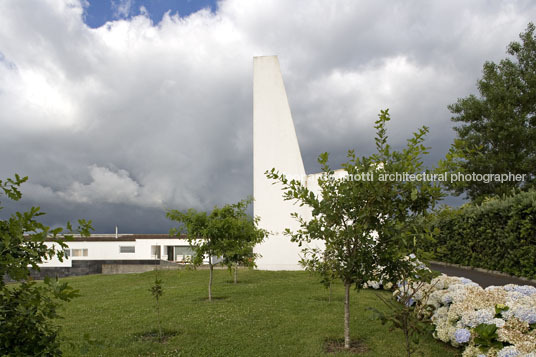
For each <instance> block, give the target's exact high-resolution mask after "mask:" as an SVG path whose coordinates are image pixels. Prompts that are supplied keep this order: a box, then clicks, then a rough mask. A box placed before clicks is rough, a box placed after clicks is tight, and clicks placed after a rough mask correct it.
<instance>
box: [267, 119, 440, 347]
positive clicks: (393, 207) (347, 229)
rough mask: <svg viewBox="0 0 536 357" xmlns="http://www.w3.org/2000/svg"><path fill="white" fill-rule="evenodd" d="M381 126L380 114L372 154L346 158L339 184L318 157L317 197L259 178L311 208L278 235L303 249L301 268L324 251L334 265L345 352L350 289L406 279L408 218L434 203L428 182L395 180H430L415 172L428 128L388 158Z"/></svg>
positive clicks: (289, 183) (410, 239)
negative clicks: (316, 243)
mask: <svg viewBox="0 0 536 357" xmlns="http://www.w3.org/2000/svg"><path fill="white" fill-rule="evenodd" d="M389 120H390V117H389V112H388V110H385V111H381V113H380V115H379V119H378V120H377V121H376V126H375V128H376V132H377V136H376V148H377V151H378V152H377V153H376V154H374V155H372V156H369V157H365V156H363V157H358V156H357V155H356V154H355V152H354V151H353V150H350V151H348V161H347V162H346V163H345V164H343V165H342V167H343V169H344V170H345V171H346V174H347V176H346V177H343V178H337V177H336V176H335V174H334V171H333V170H332V169H331V168H330V167H329V165H328V154H327V153H324V154H321V155H320V156H319V159H318V161H319V163H320V164H321V166H322V171H323V175H322V177H321V178H320V179H319V180H318V184H319V187H320V192H318V193H315V192H312V191H311V190H309V189H308V188H307V187H306V186H305V185H304V184H303V183H302V182H301V181H298V180H288V179H287V177H286V176H285V175H284V174H281V173H279V172H277V171H276V169H275V168H274V169H272V170H271V171H267V172H266V175H267V177H268V178H271V179H273V180H276V181H279V182H281V183H282V184H283V191H284V194H283V195H284V198H285V199H286V200H296V201H297V202H299V203H300V204H301V205H306V206H309V207H310V208H311V209H312V217H311V218H310V219H309V218H305V217H302V216H300V215H299V214H297V213H293V214H292V215H293V217H295V218H296V219H297V220H298V222H299V224H300V228H299V229H298V230H297V231H294V232H293V231H290V230H289V229H287V230H286V234H287V235H288V236H290V238H291V240H292V241H295V242H298V243H299V244H300V245H304V244H305V245H306V247H304V248H303V254H304V257H305V258H304V259H305V260H306V264H307V266H308V267H312V268H316V267H318V270H319V271H322V270H323V265H324V259H323V258H324V252H325V251H328V252H329V255H330V264H331V263H335V264H334V266H333V268H332V269H333V270H330V271H329V272H328V273H329V274H332V273H334V274H335V275H336V276H337V278H338V279H341V280H342V282H343V284H344V286H345V302H344V346H345V348H350V288H351V286H352V285H354V286H355V287H356V288H357V289H360V288H361V287H362V286H363V284H365V283H366V282H367V281H368V280H383V281H384V282H385V281H391V282H396V281H398V280H400V278H401V277H403V276H407V275H408V271H410V270H411V269H412V268H413V267H412V266H411V264H410V263H409V261H408V260H407V259H406V260H404V259H403V257H404V256H406V255H407V254H408V253H409V252H410V251H413V250H414V249H415V246H414V241H415V240H414V239H415V232H416V231H417V230H418V227H417V225H416V223H415V219H414V218H415V217H418V216H420V215H423V214H425V213H426V210H427V209H428V208H429V207H431V206H433V205H434V204H435V203H436V201H437V200H438V199H440V198H441V196H442V194H441V189H440V187H439V186H437V185H435V184H434V183H433V182H430V181H425V180H420V181H419V180H411V179H406V180H396V177H395V176H394V175H396V174H397V173H398V174H399V175H400V174H403V173H407V174H418V173H422V172H423V171H424V172H425V173H427V174H430V173H431V172H430V171H429V170H423V163H422V161H421V156H422V154H425V153H427V152H426V147H424V145H423V144H422V142H423V140H424V136H425V134H426V133H427V131H428V129H427V128H426V127H423V128H421V129H420V130H419V131H418V132H417V133H415V134H414V136H413V137H412V138H411V139H409V140H408V143H407V147H406V148H404V149H403V150H401V151H393V150H391V147H390V146H389V145H388V144H387V134H386V128H385V127H386V123H387V122H388V121H389ZM390 175H393V177H391V176H390ZM315 240H319V241H322V242H323V243H324V245H325V248H324V249H319V248H315V247H308V246H307V245H308V243H311V242H313V241H315ZM331 257H332V258H331ZM324 270H325V269H324ZM328 278H329V276H328Z"/></svg>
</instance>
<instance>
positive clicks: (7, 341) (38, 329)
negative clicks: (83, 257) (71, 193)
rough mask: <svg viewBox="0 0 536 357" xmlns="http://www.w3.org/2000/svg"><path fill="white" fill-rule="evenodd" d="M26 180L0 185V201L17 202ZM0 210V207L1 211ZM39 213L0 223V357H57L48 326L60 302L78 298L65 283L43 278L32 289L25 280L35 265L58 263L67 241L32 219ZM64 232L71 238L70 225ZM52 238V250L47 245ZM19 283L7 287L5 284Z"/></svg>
mask: <svg viewBox="0 0 536 357" xmlns="http://www.w3.org/2000/svg"><path fill="white" fill-rule="evenodd" d="M27 179H28V178H27V177H20V176H19V175H15V177H14V178H13V179H12V178H8V179H7V180H5V181H2V180H0V195H1V194H4V195H5V196H7V197H8V198H9V199H11V200H14V201H18V200H20V199H21V197H22V194H21V192H20V190H19V187H20V185H21V184H22V183H24V182H25V181H27ZM1 208H2V206H1V205H0V210H1ZM43 214H44V213H43V212H41V211H40V209H39V207H32V208H30V210H29V211H27V212H16V213H15V214H13V215H11V216H10V217H9V218H7V219H4V218H0V276H1V277H2V280H0V355H3V356H4V355H10V356H11V355H33V356H56V355H61V350H60V344H59V341H58V339H57V337H58V331H59V328H58V327H57V326H55V325H54V324H53V323H52V320H53V319H55V318H57V317H58V314H57V309H58V307H59V306H60V303H61V301H69V300H71V299H72V298H74V297H76V296H77V291H76V290H74V289H72V288H71V287H70V286H69V285H68V284H67V283H60V282H58V280H57V279H50V278H48V277H47V278H46V279H45V281H44V284H36V283H35V282H33V281H32V280H31V278H30V269H35V270H39V266H38V264H40V263H43V262H44V261H45V260H48V259H51V258H52V257H54V256H57V257H58V258H59V259H60V260H62V258H63V248H66V247H67V246H66V244H65V242H66V241H67V240H68V239H70V238H71V237H72V236H69V235H67V236H61V235H60V234H61V233H62V231H63V229H62V228H55V229H51V228H50V227H47V226H45V225H44V224H42V223H40V222H39V221H38V220H37V218H38V217H39V216H41V215H43ZM78 222H79V227H78V229H77V232H79V233H81V234H83V235H89V231H90V229H92V227H91V221H89V222H86V221H84V220H79V221H78ZM67 230H68V231H69V232H70V233H72V232H73V229H72V226H71V224H69V223H68V224H67ZM50 238H52V239H53V240H54V243H53V244H47V243H46V240H47V239H50ZM6 278H7V279H11V280H15V281H18V282H20V284H18V285H13V286H8V285H7V284H6V282H5V280H6Z"/></svg>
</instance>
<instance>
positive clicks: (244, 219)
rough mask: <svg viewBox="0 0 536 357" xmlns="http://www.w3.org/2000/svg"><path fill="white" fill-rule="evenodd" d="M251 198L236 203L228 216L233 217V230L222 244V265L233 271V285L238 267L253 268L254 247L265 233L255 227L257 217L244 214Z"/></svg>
mask: <svg viewBox="0 0 536 357" xmlns="http://www.w3.org/2000/svg"><path fill="white" fill-rule="evenodd" d="M252 202H253V199H252V198H248V199H246V200H243V201H240V202H238V203H237V204H236V205H234V209H233V210H229V211H228V214H231V215H232V216H233V217H234V224H233V229H232V231H230V232H229V233H228V235H227V236H226V239H225V241H224V243H223V245H224V253H223V264H224V265H226V266H227V267H228V268H229V270H230V271H233V273H234V274H233V280H234V283H235V284H236V283H238V266H240V265H241V266H245V267H250V268H253V267H255V266H256V265H255V260H256V259H257V258H258V254H256V253H254V252H253V248H254V247H255V245H257V244H259V243H261V242H262V241H263V240H264V238H265V237H266V234H267V232H266V231H265V230H264V229H260V228H258V227H257V224H258V221H259V219H258V217H257V218H253V217H250V216H248V214H247V213H246V209H247V207H248V206H249V205H250V204H251V203H252Z"/></svg>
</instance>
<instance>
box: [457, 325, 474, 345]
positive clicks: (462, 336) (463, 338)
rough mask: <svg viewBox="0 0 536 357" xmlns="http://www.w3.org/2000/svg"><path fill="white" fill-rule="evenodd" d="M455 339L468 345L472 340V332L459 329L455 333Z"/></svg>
mask: <svg viewBox="0 0 536 357" xmlns="http://www.w3.org/2000/svg"><path fill="white" fill-rule="evenodd" d="M454 339H455V340H456V342H458V343H466V342H469V340H470V339H471V332H470V331H469V330H468V329H465V328H459V329H457V330H456V332H454Z"/></svg>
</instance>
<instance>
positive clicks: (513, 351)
mask: <svg viewBox="0 0 536 357" xmlns="http://www.w3.org/2000/svg"><path fill="white" fill-rule="evenodd" d="M516 356H519V351H518V350H517V348H515V347H514V346H508V347H505V348H503V349H502V350H500V351H499V353H497V357H516Z"/></svg>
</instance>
